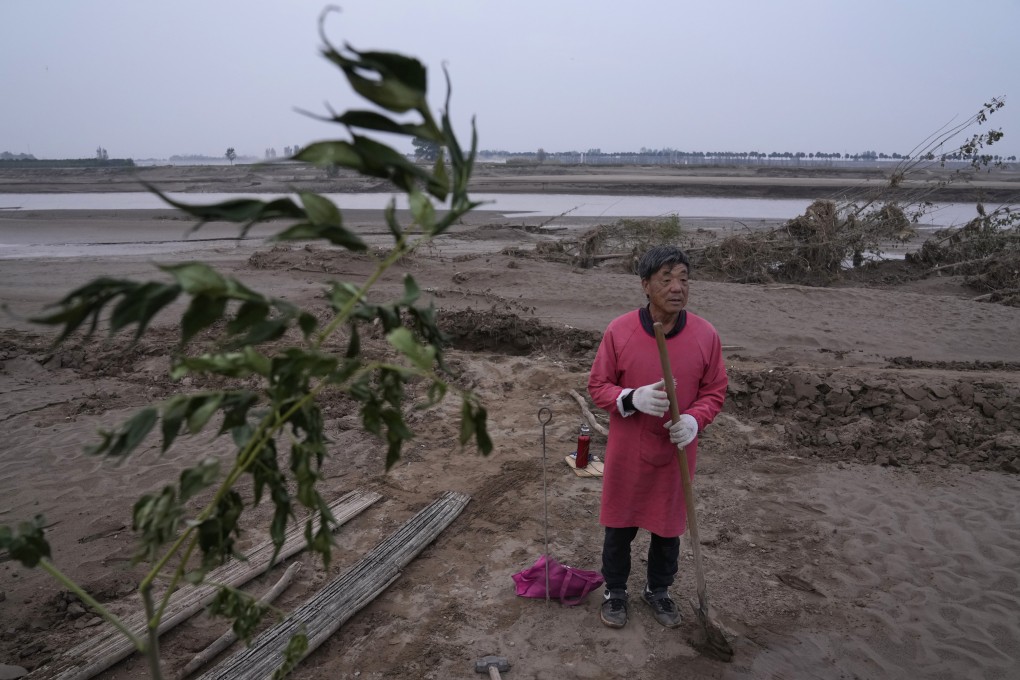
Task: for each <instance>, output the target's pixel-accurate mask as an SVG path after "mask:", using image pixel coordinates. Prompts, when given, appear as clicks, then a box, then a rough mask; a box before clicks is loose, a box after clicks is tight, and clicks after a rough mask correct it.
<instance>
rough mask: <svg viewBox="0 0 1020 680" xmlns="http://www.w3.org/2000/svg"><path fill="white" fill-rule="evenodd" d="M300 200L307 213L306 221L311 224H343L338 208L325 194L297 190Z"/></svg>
mask: <svg viewBox="0 0 1020 680" xmlns="http://www.w3.org/2000/svg"><path fill="white" fill-rule="evenodd" d="M298 196H300V197H301V202H302V203H304V205H305V212H306V213H307V214H308V221H309V222H311V223H312V224H335V225H337V226H339V225H341V224H343V220H342V219H341V216H340V209H339V208H337V207H336V205H335V204H334V203H333V201H331V200H329V199H328V198H326V197H325V196H320V195H319V194H314V193H311V192H308V191H300V192H298Z"/></svg>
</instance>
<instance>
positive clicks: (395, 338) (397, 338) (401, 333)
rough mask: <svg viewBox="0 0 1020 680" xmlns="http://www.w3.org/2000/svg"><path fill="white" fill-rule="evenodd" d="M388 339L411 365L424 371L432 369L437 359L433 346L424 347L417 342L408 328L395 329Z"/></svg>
mask: <svg viewBox="0 0 1020 680" xmlns="http://www.w3.org/2000/svg"><path fill="white" fill-rule="evenodd" d="M386 339H387V340H389V343H390V344H391V345H393V347H395V348H396V349H397V351H398V352H400V353H401V354H403V355H404V356H406V357H407V358H408V359H410V361H411V363H412V364H414V365H415V366H416V367H418V368H420V369H421V370H422V371H430V370H431V369H432V364H433V362H434V361H435V359H436V350H435V348H434V347H432V346H431V345H426V346H422V345H421V344H419V343H418V341H417V340H415V338H414V334H412V333H411V331H409V330H408V329H407V328H404V327H403V326H401V327H400V328H396V329H394V330H393V331H391V332H390V333H389V335H387V336H386Z"/></svg>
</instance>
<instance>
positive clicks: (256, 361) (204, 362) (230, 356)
mask: <svg viewBox="0 0 1020 680" xmlns="http://www.w3.org/2000/svg"><path fill="white" fill-rule="evenodd" d="M269 369H270V361H269V358H268V357H266V356H265V355H264V354H261V353H260V352H259V351H258V350H256V349H254V348H253V347H245V348H243V349H242V350H241V351H239V352H225V353H222V354H203V355H201V356H197V357H182V358H180V359H178V360H177V362H176V363H175V364H174V366H173V368H172V369H171V371H170V377H171V378H173V379H174V380H179V379H181V378H183V377H184V376H185V375H187V374H189V373H214V374H217V375H225V376H228V377H231V378H245V377H247V376H249V375H252V374H256V375H263V376H265V375H269Z"/></svg>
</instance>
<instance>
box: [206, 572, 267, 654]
mask: <svg viewBox="0 0 1020 680" xmlns="http://www.w3.org/2000/svg"><path fill="white" fill-rule="evenodd" d="M269 611H270V608H269V605H265V604H261V603H260V602H259V601H258V600H256V599H255V598H253V597H252V596H251V595H248V594H246V593H243V592H241V591H239V590H235V589H233V588H230V587H227V586H220V587H219V588H218V589H217V591H216V596H215V597H214V598H213V600H212V602H210V603H209V613H210V614H212V615H213V616H223V617H225V618H227V619H230V621H231V628H232V629H233V631H234V634H235V635H237V637H238V638H240V639H241V640H243V641H244V644H246V645H247V644H249V643H250V642H251V637H252V635H254V633H255V631H256V630H257V629H258V627H259V624H261V623H262V619H263V618H265V615H266V614H267V613H268V612H269Z"/></svg>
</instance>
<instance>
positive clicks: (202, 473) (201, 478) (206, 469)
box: [181, 457, 220, 503]
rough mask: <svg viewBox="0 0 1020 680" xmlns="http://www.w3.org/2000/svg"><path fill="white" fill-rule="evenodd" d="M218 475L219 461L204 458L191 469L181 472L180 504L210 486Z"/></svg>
mask: <svg viewBox="0 0 1020 680" xmlns="http://www.w3.org/2000/svg"><path fill="white" fill-rule="evenodd" d="M219 474H220V461H219V460H217V459H216V458H212V457H209V458H206V459H205V460H203V461H202V462H200V463H199V464H198V465H196V466H195V467H193V468H187V469H185V470H184V471H183V472H181V502H182V503H183V502H186V501H187V500H188V499H189V498H192V497H193V496H195V494H197V493H199V492H200V491H202V489H206V488H208V487H209V486H211V485H212V484H213V483H214V482H215V481H216V478H217V477H219Z"/></svg>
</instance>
